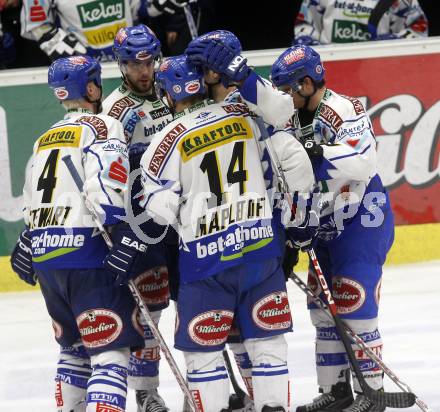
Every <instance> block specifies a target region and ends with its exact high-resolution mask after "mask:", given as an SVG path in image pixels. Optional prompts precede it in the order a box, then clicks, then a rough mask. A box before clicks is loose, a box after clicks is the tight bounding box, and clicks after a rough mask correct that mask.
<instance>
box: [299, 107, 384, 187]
mask: <svg viewBox="0 0 440 412" xmlns="http://www.w3.org/2000/svg"><path fill="white" fill-rule="evenodd" d="M304 147H305V149H306V151H307V153H308V154H309V156H310V159H311V160H312V163H313V165H314V171H315V175H316V178H317V180H329V179H337V178H345V179H351V180H358V181H364V182H368V181H369V180H370V179H371V177H373V176H374V174H375V173H376V140H375V138H374V133H373V130H372V127H371V123H370V119H369V118H368V116H367V115H366V114H365V115H363V116H360V117H358V118H357V119H356V120H352V119H350V120H349V121H345V122H344V123H343V124H342V125H341V127H340V128H339V131H338V134H337V136H336V139H335V143H334V144H328V145H327V144H323V145H318V144H316V143H315V142H314V141H312V140H308V141H306V142H304Z"/></svg>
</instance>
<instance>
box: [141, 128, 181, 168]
mask: <svg viewBox="0 0 440 412" xmlns="http://www.w3.org/2000/svg"><path fill="white" fill-rule="evenodd" d="M186 130H187V129H186V127H185V126H184V125H183V124H182V123H178V124H177V125H176V126H174V127H173V128H172V129H171V130H170V131H169V132H168V133H166V134H165V136H164V137H163V138H162V140H161V141H160V143H159V144H158V145H157V147H156V149H155V151H154V153H153V156H151V160H150V164H149V165H148V171H149V172H150V173H152V174H153V175H154V176H157V175H158V174H159V170H160V168H161V166H162V164H163V162H164V161H165V159H166V158H167V157H168V156H169V154H170V152H171V148H172V147H173V144H174V142H175V141H176V139H177V138H178V137H179V136H181V135H182V133H183V132H185V131H186Z"/></svg>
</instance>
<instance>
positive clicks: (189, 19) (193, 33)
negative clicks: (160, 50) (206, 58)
mask: <svg viewBox="0 0 440 412" xmlns="http://www.w3.org/2000/svg"><path fill="white" fill-rule="evenodd" d="M183 12H184V13H185V18H186V23H187V24H188V29H189V33H190V34H191V39H192V40H194V39H195V38H196V37H197V36H198V33H197V26H196V22H195V21H194V17H193V15H192V13H191V7H190V5H189V4H186V5H185V6H183Z"/></svg>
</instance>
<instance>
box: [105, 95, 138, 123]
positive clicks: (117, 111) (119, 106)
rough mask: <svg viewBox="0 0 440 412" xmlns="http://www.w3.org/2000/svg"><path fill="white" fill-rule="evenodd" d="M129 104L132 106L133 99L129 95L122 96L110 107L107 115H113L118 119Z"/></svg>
mask: <svg viewBox="0 0 440 412" xmlns="http://www.w3.org/2000/svg"><path fill="white" fill-rule="evenodd" d="M131 106H134V101H133V100H131V99H130V98H129V97H123V98H122V99H119V100H117V101H116V102H115V103H114V104H113V106H112V108H111V109H110V111H109V112H108V115H109V116H111V117H114V118H115V119H119V118H120V116H121V114H122V113H123V112H124V110H125V109H126V108H127V107H131Z"/></svg>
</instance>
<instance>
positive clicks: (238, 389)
mask: <svg viewBox="0 0 440 412" xmlns="http://www.w3.org/2000/svg"><path fill="white" fill-rule="evenodd" d="M222 353H223V359H224V360H225V365H226V369H227V371H228V375H229V379H230V380H231V384H232V387H233V388H234V392H235V393H236V395H238V396H239V397H240V398H241V399H243V400H244V399H246V398H248V399H249V400H250V397H249V395H248V394H247V393H246V392H245V391H244V390H243V389H242V388H241V386H240V385H239V383H238V381H237V377H236V376H235V373H234V369H233V368H232V363H231V358H230V357H229V353H228V351H227V349H223V352H222Z"/></svg>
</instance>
